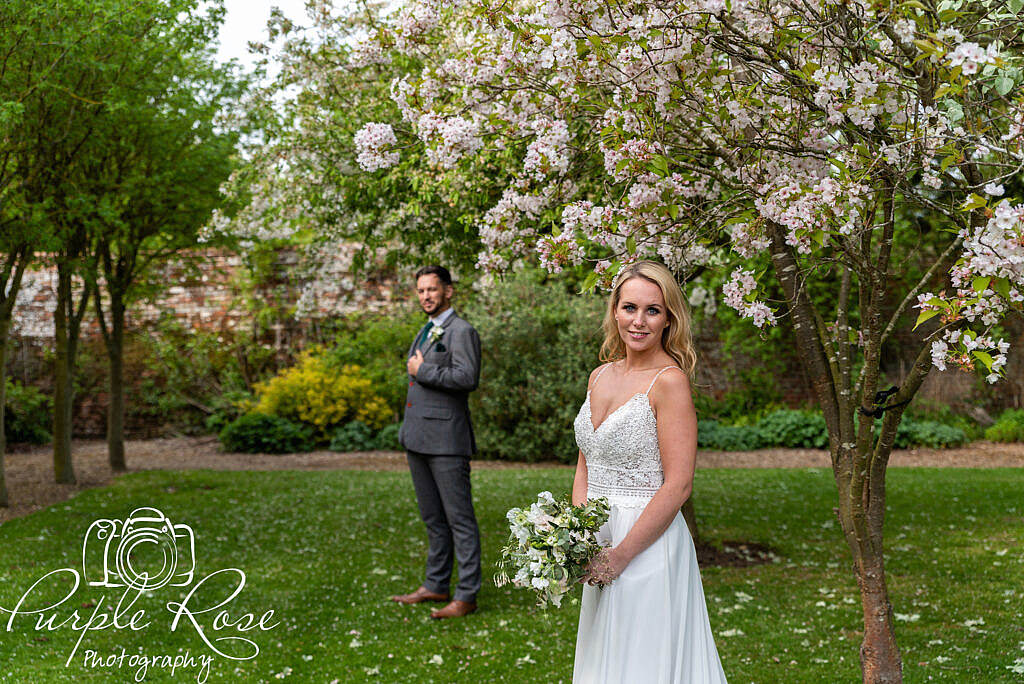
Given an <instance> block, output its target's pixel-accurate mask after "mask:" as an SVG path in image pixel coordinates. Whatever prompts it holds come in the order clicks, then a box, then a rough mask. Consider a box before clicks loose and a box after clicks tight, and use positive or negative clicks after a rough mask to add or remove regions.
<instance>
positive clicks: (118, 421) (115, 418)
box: [97, 288, 128, 472]
mask: <svg viewBox="0 0 1024 684" xmlns="http://www.w3.org/2000/svg"><path fill="white" fill-rule="evenodd" d="M112 289H113V288H112ZM97 306H99V304H98V303H97ZM106 337H107V339H106V343H107V358H108V360H109V361H110V404H109V406H108V407H107V454H108V456H109V458H110V467H111V469H112V470H113V471H114V472H123V471H125V470H126V469H127V467H128V466H127V464H126V462H125V457H124V302H122V301H121V293H120V292H113V291H112V292H111V293H110V335H109V336H106Z"/></svg>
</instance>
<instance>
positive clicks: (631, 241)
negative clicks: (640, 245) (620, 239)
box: [626, 235, 636, 255]
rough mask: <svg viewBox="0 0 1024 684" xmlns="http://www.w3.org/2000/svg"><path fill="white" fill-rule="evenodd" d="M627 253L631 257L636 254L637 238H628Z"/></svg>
mask: <svg viewBox="0 0 1024 684" xmlns="http://www.w3.org/2000/svg"><path fill="white" fill-rule="evenodd" d="M626 251H627V252H629V253H630V254H631V255H632V254H636V238H635V237H633V236H632V235H630V236H629V237H627V238H626Z"/></svg>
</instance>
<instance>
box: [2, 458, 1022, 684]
mask: <svg viewBox="0 0 1024 684" xmlns="http://www.w3.org/2000/svg"><path fill="white" fill-rule="evenodd" d="M571 475H572V473H571V470H568V469H564V468H550V469H530V470H520V471H517V470H487V471H478V472H476V473H474V474H473V484H474V488H475V490H474V491H475V498H476V502H477V515H478V517H479V520H480V524H481V532H482V534H483V544H484V564H485V578H486V581H485V586H484V590H483V592H482V594H481V596H480V604H481V609H480V611H479V612H478V613H477V614H475V615H472V616H470V617H468V618H466V619H463V620H456V621H445V622H442V623H436V622H434V621H432V620H430V619H429V617H428V615H429V610H430V607H427V606H412V607H406V606H399V605H396V604H393V603H390V602H389V601H388V600H387V597H388V596H389V595H390V594H393V593H398V592H402V591H407V590H411V589H413V588H414V587H416V586H417V585H418V584H419V582H420V579H421V572H422V562H423V556H424V551H425V543H426V542H425V532H424V529H423V526H422V523H421V522H420V520H419V517H418V514H417V512H416V508H415V502H414V499H413V491H412V484H411V482H410V480H409V477H408V475H407V474H405V473H378V472H354V471H336V472H253V473H245V472H243V473H239V472H212V471H199V472H188V473H173V472H157V471H153V472H145V473H136V474H132V475H130V476H127V477H123V478H121V479H119V480H118V482H117V483H116V484H114V485H113V486H111V487H107V488H104V489H97V490H91V491H87V492H84V493H82V494H80V495H79V496H77V497H75V498H74V499H72V500H71V501H68V502H65V503H63V504H59V505H56V506H53V507H51V508H50V509H47V510H45V511H41V512H39V513H36V514H34V515H31V516H29V517H28V518H24V519H19V520H14V521H11V522H8V523H6V524H4V525H2V526H0V606H2V607H4V608H6V609H11V608H13V607H14V606H15V604H16V603H17V602H18V600H19V598H20V597H21V596H22V594H24V593H25V592H26V591H27V590H28V589H29V588H30V587H31V586H32V584H33V583H34V582H36V580H38V579H39V578H40V577H42V576H43V575H45V574H46V573H48V572H50V571H53V570H57V569H58V568H74V569H76V570H80V569H81V554H82V539H83V535H84V534H85V531H86V529H87V528H88V527H89V525H90V523H91V522H92V521H93V520H95V519H97V518H124V517H126V516H127V515H128V514H129V513H130V512H131V511H132V510H133V509H135V508H136V507H140V506H152V507H156V508H159V509H161V510H163V511H164V512H165V513H166V514H167V515H168V516H169V518H170V519H171V522H173V523H179V524H181V523H184V524H188V525H190V526H191V527H192V528H193V529H194V531H195V549H196V552H195V556H196V579H197V580H198V579H199V578H202V577H204V576H206V575H208V574H210V573H212V572H214V571H216V570H220V569H224V568H240V569H242V570H244V572H245V574H246V583H245V586H244V588H243V589H242V591H241V592H240V593H239V595H238V596H237V597H235V598H234V599H233V600H231V601H230V602H228V603H227V604H226V605H225V606H224V609H226V610H227V611H228V613H229V614H230V615H231V617H232V619H237V618H238V617H240V616H241V615H242V614H244V613H253V614H255V616H257V617H259V616H260V615H262V614H263V613H264V612H265V611H267V610H271V609H273V610H274V611H275V612H274V617H273V620H274V621H276V622H278V624H277V626H276V627H274V628H273V629H271V630H269V631H260V630H259V629H256V630H253V631H249V632H244V633H242V632H238V631H236V630H234V629H224V630H220V631H215V630H214V629H213V625H214V621H215V615H216V611H211V612H208V613H205V614H200V615H198V616H197V619H198V621H199V622H200V624H201V626H202V627H203V629H204V630H205V633H206V634H207V636H208V638H210V639H211V641H212V640H213V639H215V638H217V637H221V636H232V635H233V636H245V637H248V638H250V639H251V640H252V641H253V642H255V643H256V644H257V645H258V646H259V648H260V654H259V655H258V656H257V657H255V658H254V659H250V660H238V661H232V660H229V659H227V658H224V657H216V658H214V660H213V662H212V664H211V666H210V672H209V681H214V682H217V681H253V682H256V681H266V682H272V681H277V680H278V679H284V680H291V681H302V682H325V683H326V682H331V681H332V680H338V681H339V682H358V681H366V680H371V681H373V680H374V679H377V680H379V681H388V682H399V681H401V682H405V681H429V682H434V681H436V682H471V681H472V682H477V681H486V682H491V681H508V682H558V681H563V682H568V681H570V680H571V676H572V658H573V649H574V644H575V632H576V616H577V612H578V604H577V603H576V602H573V604H571V605H568V606H564V607H563V608H562V609H561V610H552V611H548V612H542V611H539V610H537V609H535V608H534V607H533V605H532V599H531V597H530V595H528V594H527V593H526V592H524V591H522V590H517V589H511V588H504V589H496V588H495V587H494V585H493V584H492V583H491V582H490V578H491V575H492V573H493V564H494V561H495V558H496V552H497V549H498V548H499V546H500V545H501V543H502V542H503V541H504V538H505V535H506V526H505V520H504V513H505V511H506V510H507V509H508V508H509V507H511V506H513V505H522V504H525V503H528V502H530V501H531V500H533V497H534V496H535V494H536V493H537V492H538V491H540V490H542V489H549V490H551V491H552V492H554V493H555V494H556V495H557V494H562V493H565V492H567V490H568V487H569V485H570V479H571ZM695 488H696V492H697V499H696V504H697V511H698V518H699V521H700V524H701V526H702V531H703V534H704V535H705V536H706V537H708V538H710V539H712V540H723V539H726V540H750V541H757V542H761V543H766V544H770V545H771V546H772V547H774V549H775V550H776V553H777V554H778V556H779V559H778V561H777V562H776V563H774V564H771V565H764V566H757V567H751V568H706V569H704V571H703V578H704V589H705V592H706V595H707V598H708V604H709V609H710V613H711V621H712V628H713V629H714V632H715V634H716V639H717V643H718V648H719V652H720V654H721V656H722V661H723V664H724V666H725V671H726V674H727V675H728V676H729V679H730V681H732V682H778V681H784V682H855V681H859V665H858V653H857V649H858V645H859V643H860V632H859V630H860V626H861V613H860V608H859V598H858V594H857V590H856V586H855V584H854V581H853V578H852V575H851V573H850V571H849V565H850V563H849V559H848V553H847V550H846V548H845V546H844V543H843V541H842V539H841V537H840V534H839V530H838V526H837V523H836V522H835V519H834V517H833V515H832V513H831V510H832V506H833V505H834V497H835V493H834V486H833V483H832V477H831V473H830V472H829V471H827V470H821V469H801V470H704V471H700V472H698V475H697V482H696V485H695ZM888 492H889V513H888V519H887V543H888V563H887V567H888V573H889V583H890V588H891V592H892V597H893V601H894V605H895V610H896V613H897V615H898V618H897V619H898V622H897V631H898V640H899V644H900V646H901V647H902V649H903V660H904V664H905V679H906V681H908V682H924V681H931V680H936V681H950V682H986V683H987V682H1020V681H1024V674H1019V673H1015V672H1014V671H1013V669H1011V668H1012V667H1013V666H1014V663H1015V661H1017V662H1019V663H1021V664H1022V665H1024V617H1022V612H1024V545H1022V542H1024V470H1012V469H1001V470H958V469H944V470H939V469H903V470H894V471H891V472H890V475H889V487H888ZM72 586H73V585H72V582H71V580H70V574H69V573H65V574H63V575H59V576H54V577H52V578H51V579H50V580H48V581H45V582H42V583H40V584H39V586H38V587H37V588H36V589H35V590H34V591H33V592H32V597H31V598H30V599H28V601H27V603H26V606H25V607H23V608H22V610H27V609H29V608H42V607H44V606H46V605H49V604H52V603H54V602H56V601H58V600H60V599H61V598H63V597H65V596H66V595H67V594H68V592H69V590H70V588H71V587H72ZM236 586H237V581H236V580H235V578H234V577H229V576H227V575H226V574H221V575H217V576H214V577H213V578H212V579H211V580H209V581H207V582H205V583H204V584H203V586H202V587H201V588H200V589H197V590H196V594H195V596H193V597H192V598H191V599H190V600H189V604H188V605H189V606H191V607H193V608H194V609H197V610H198V609H202V608H208V607H211V606H214V605H216V604H217V603H219V602H221V601H222V600H224V599H225V598H226V597H227V596H229V595H230V593H231V590H232V589H233V588H234V587H236ZM182 589H183V588H182V587H172V586H165V587H163V588H161V589H158V590H157V591H155V592H153V593H152V595H150V596H145V595H144V596H142V597H141V598H140V599H139V600H138V601H137V602H136V603H135V604H134V605H133V606H131V608H130V610H125V611H123V612H122V614H123V615H124V616H125V618H123V620H122V622H126V621H127V618H128V617H130V615H131V614H132V613H134V612H136V611H138V610H140V609H143V610H145V611H146V612H145V615H144V616H143V617H144V618H145V620H146V621H149V623H150V624H149V625H148V626H147V627H145V628H144V629H140V630H137V631H133V630H131V629H106V630H102V631H90V632H88V633H86V634H85V635H84V636H82V641H81V644H80V645H79V646H78V650H77V652H76V654H75V657H74V658H73V659H72V661H71V663H70V665H69V666H67V667H66V666H65V660H67V659H68V656H69V654H70V653H71V652H72V650H73V649H74V648H75V643H76V641H77V640H78V639H79V637H80V636H81V632H80V631H75V630H73V629H72V628H71V626H70V625H66V626H64V627H61V628H59V629H56V630H54V631H47V630H46V629H45V628H44V629H42V630H41V631H36V630H35V623H36V620H35V618H36V616H35V615H27V616H26V615H19V616H18V617H17V619H16V620H15V621H14V624H13V631H10V632H8V631H0V681H11V682H15V681H16V682H49V681H74V680H92V681H131V680H132V678H133V677H134V676H135V674H136V670H137V668H135V667H129V666H128V664H127V660H125V661H124V665H123V667H122V668H121V669H116V668H112V669H111V668H103V667H99V666H93V667H86V666H85V665H84V661H85V657H86V654H87V651H88V650H92V651H95V652H97V653H99V654H101V655H104V656H109V655H110V654H114V655H118V654H120V653H121V651H122V649H125V651H126V653H127V654H128V656H130V655H132V654H138V653H144V654H147V655H152V656H164V655H169V656H174V655H179V654H180V655H184V654H185V653H186V651H188V653H189V654H190V655H192V656H193V657H198V656H199V655H207V654H212V651H211V650H210V648H209V647H207V646H206V645H205V644H204V643H203V641H202V639H201V638H200V636H199V634H198V632H197V630H196V628H195V627H194V626H192V625H191V623H188V622H187V621H185V620H183V621H182V623H181V624H179V626H178V629H177V630H176V631H174V632H171V631H170V623H171V619H172V615H171V613H170V612H169V611H168V610H167V608H166V605H165V604H166V603H167V602H169V601H172V602H173V601H179V600H181V598H180V597H183V596H184V592H183V591H182ZM121 593H122V591H121V590H116V589H110V588H99V587H84V586H83V587H79V589H78V590H77V592H76V593H75V594H74V595H73V596H72V597H71V598H70V599H68V600H67V601H66V602H65V603H63V604H62V605H60V606H59V607H58V608H56V609H53V610H51V611H48V612H47V613H48V614H53V613H56V614H57V615H58V618H57V620H56V622H59V621H60V620H64V619H65V618H67V617H68V616H69V615H70V614H71V611H72V610H77V611H78V612H79V613H80V614H82V615H83V616H84V618H85V619H88V618H89V616H91V615H92V614H93V611H96V610H97V609H99V611H100V612H107V615H108V616H109V615H111V610H106V609H108V608H110V609H112V608H113V606H112V605H109V604H111V603H116V602H117V600H118V598H119V597H120V596H121ZM7 618H8V615H7V614H6V613H4V614H0V620H2V621H0V628H3V629H6V626H7ZM97 619H98V618H97ZM93 624H94V625H95V624H97V623H96V622H94V623H93ZM137 624H140V625H141V624H142V622H141V621H140V622H138V623H137ZM213 643H214V644H215V645H216V646H217V647H218V648H219V649H221V650H222V651H228V652H231V653H235V654H242V653H244V650H243V649H242V647H243V646H244V645H245V644H243V643H241V642H238V641H221V642H213ZM1018 669H1024V667H1018ZM197 670H198V668H192V669H184V670H182V669H179V670H178V671H177V672H176V673H175V674H174V675H173V676H172V675H171V674H170V671H169V670H168V669H163V668H161V667H155V666H151V667H150V668H149V670H148V672H147V673H146V681H153V682H159V681H179V682H187V681H195V680H196V676H197Z"/></svg>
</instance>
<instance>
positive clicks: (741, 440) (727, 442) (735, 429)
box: [697, 420, 763, 451]
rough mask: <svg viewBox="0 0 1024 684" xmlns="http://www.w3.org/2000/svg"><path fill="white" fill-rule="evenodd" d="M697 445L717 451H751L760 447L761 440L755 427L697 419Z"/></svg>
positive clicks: (761, 444)
mask: <svg viewBox="0 0 1024 684" xmlns="http://www.w3.org/2000/svg"><path fill="white" fill-rule="evenodd" d="M697 446H699V447H700V448H702V449H714V450H717V451H751V450H753V449H760V448H761V447H762V446H763V442H762V439H761V433H760V431H759V430H758V429H757V428H756V427H752V426H749V425H744V426H736V425H722V424H720V423H719V422H718V421H716V420H698V421H697Z"/></svg>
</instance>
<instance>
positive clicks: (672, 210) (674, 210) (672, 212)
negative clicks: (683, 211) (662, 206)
mask: <svg viewBox="0 0 1024 684" xmlns="http://www.w3.org/2000/svg"><path fill="white" fill-rule="evenodd" d="M668 215H669V216H671V217H672V218H673V219H676V218H679V205H678V204H670V205H668Z"/></svg>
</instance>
